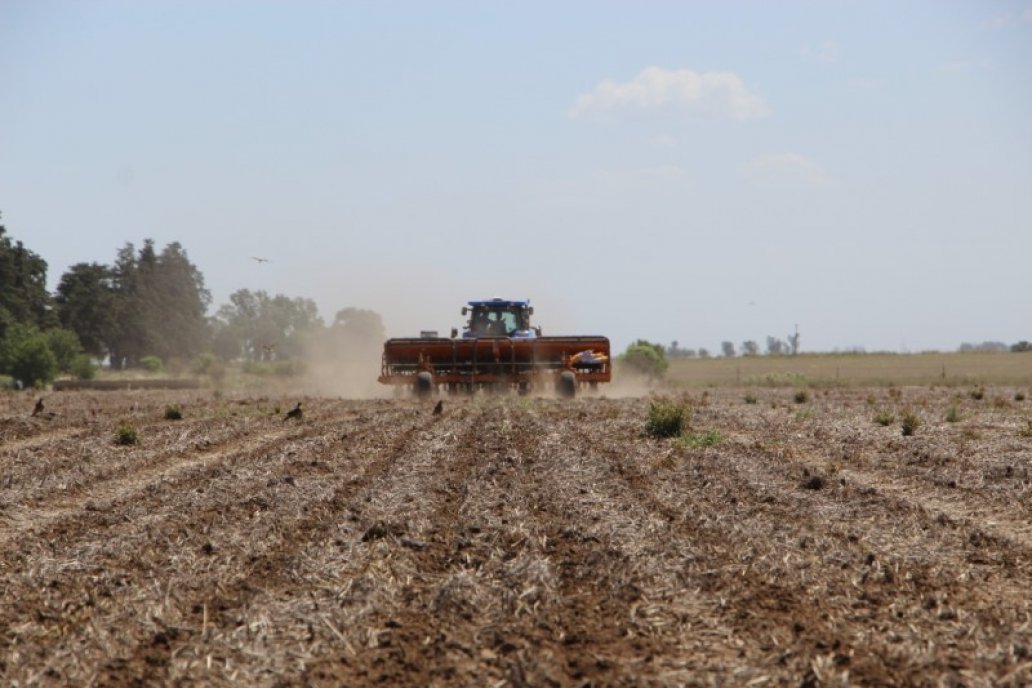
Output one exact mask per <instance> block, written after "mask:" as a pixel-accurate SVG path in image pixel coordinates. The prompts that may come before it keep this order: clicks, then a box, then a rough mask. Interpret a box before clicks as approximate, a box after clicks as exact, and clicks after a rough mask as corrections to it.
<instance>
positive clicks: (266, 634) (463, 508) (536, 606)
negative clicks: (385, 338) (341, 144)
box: [0, 388, 1032, 686]
mask: <svg viewBox="0 0 1032 688" xmlns="http://www.w3.org/2000/svg"><path fill="white" fill-rule="evenodd" d="M755 394H756V396H757V397H758V403H755V404H746V403H744V401H743V399H742V397H743V392H742V391H734V390H720V391H715V392H712V393H711V394H710V395H707V397H706V398H701V397H699V396H698V395H696V396H695V399H694V402H693V406H694V414H693V420H692V428H693V431H694V432H695V433H696V434H695V435H693V436H691V437H690V438H689V439H688V440H658V439H651V438H648V437H645V436H644V435H643V429H644V426H645V417H646V413H647V410H648V400H647V399H605V398H598V399H587V398H585V399H578V400H576V401H572V402H564V401H558V400H550V399H535V398H520V397H502V398H492V397H484V398H480V397H478V398H473V399H446V400H445V401H444V412H443V413H442V414H441V415H434V414H432V412H431V408H432V404H424V403H420V402H417V401H414V400H399V401H341V400H334V399H314V398H311V399H307V400H306V401H305V407H304V408H305V415H304V418H303V420H301V421H300V422H293V421H285V420H284V419H283V412H284V411H285V410H287V409H288V408H290V407H291V406H292V405H293V401H294V400H293V399H286V398H282V399H258V398H240V399H215V398H213V397H212V395H211V394H210V393H200V392H185V393H184V392H156V391H155V392H112V393H88V392H66V393H57V394H51V395H49V396H48V397H47V399H46V406H47V411H46V413H45V414H41V415H40V416H38V417H36V418H31V417H30V412H31V410H32V405H33V404H34V402H35V397H30V396H27V395H25V394H8V395H5V396H3V397H2V398H0V437H2V445H0V683H3V684H6V685H19V686H22V685H40V684H42V685H66V684H78V685H118V686H121V685H142V684H148V685H149V684H179V685H223V684H227V685H228V684H245V685H256V686H271V685H280V684H286V685H296V684H310V685H373V684H383V685H439V686H463V685H479V686H491V685H498V686H509V685H512V686H522V685H529V686H545V685H556V686H582V685H592V686H602V685H607V686H627V685H778V686H780V685H803V686H817V685H846V684H852V685H888V684H894V685H930V686H939V685H949V686H953V685H965V686H977V685H1014V686H1018V685H1027V684H1029V683H1032V490H1030V486H1032V476H1030V472H1029V471H1030V467H1032V437H1029V435H1032V431H1030V430H1028V427H1029V425H1028V424H1029V421H1028V420H1027V419H1028V417H1029V415H1030V413H1032V402H1028V401H1025V402H1019V401H1014V400H1013V396H1014V390H1004V389H998V390H989V391H988V392H987V394H986V395H985V397H984V399H981V400H976V399H973V398H971V396H969V395H967V394H966V390H962V391H961V392H960V393H959V394H958V391H957V390H948V389H934V390H931V389H928V388H907V389H904V390H902V392H899V391H896V390H884V389H879V390H832V391H829V392H816V393H813V392H811V398H810V400H809V401H807V402H806V403H801V404H796V403H794V402H793V400H792V393H791V391H786V390H760V391H757V392H755ZM172 402H178V403H180V404H181V405H182V408H183V414H184V418H183V419H182V420H178V421H171V420H165V419H164V418H163V412H164V410H165V407H166V405H167V404H169V403H172ZM951 405H955V406H956V408H957V412H958V416H959V420H957V422H946V420H945V416H946V413H947V410H948V408H949V407H950V406H951ZM277 406H278V407H279V408H278V411H279V412H278V413H277V412H276V411H277V408H276V407H277ZM905 409H911V410H912V411H913V412H914V413H915V414H916V415H917V416H918V418H919V419H920V420H921V425H920V426H919V427H918V428H917V431H916V433H915V434H914V435H913V436H909V437H905V436H903V435H902V433H901V431H900V425H899V421H898V420H896V421H895V422H893V423H892V424H891V425H888V426H881V425H878V424H876V423H875V422H874V421H873V418H874V416H875V414H876V413H878V412H879V411H882V412H886V413H888V412H891V413H893V414H894V415H895V416H896V418H897V419H898V417H899V415H900V414H901V413H902V412H903V411H904V410H905ZM49 414H53V415H49ZM121 420H128V421H129V422H131V423H133V424H134V425H135V426H136V428H137V429H138V430H139V433H140V443H139V444H138V445H135V446H116V445H115V444H114V442H113V437H114V433H115V428H116V427H117V425H118V423H119V421H121ZM707 433H708V434H707ZM692 438H694V439H692Z"/></svg>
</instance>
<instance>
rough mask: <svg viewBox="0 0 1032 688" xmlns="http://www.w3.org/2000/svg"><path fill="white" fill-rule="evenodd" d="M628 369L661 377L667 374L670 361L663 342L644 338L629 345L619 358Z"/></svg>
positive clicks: (655, 377)
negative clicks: (649, 340)
mask: <svg viewBox="0 0 1032 688" xmlns="http://www.w3.org/2000/svg"><path fill="white" fill-rule="evenodd" d="M618 360H619V361H620V362H621V363H622V364H623V365H624V366H625V367H626V368H627V369H628V370H630V371H631V372H633V373H636V374H638V375H643V376H645V377H649V378H654V379H659V378H661V377H663V375H665V374H666V371H667V368H669V367H670V362H669V361H667V358H666V351H665V349H664V348H663V345H662V344H653V343H651V342H647V341H645V340H644V339H639V340H638V341H636V342H634V343H633V344H631V345H630V346H629V347H627V351H625V352H624V353H623V354H621V355H620V357H619V359H618Z"/></svg>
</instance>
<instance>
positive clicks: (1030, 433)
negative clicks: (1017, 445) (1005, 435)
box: [1018, 420, 1032, 438]
mask: <svg viewBox="0 0 1032 688" xmlns="http://www.w3.org/2000/svg"><path fill="white" fill-rule="evenodd" d="M1018 435H1020V436H1021V437H1026V438H1032V420H1030V421H1028V425H1026V426H1025V427H1024V428H1023V429H1021V430H1019V431H1018Z"/></svg>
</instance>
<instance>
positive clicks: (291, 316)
mask: <svg viewBox="0 0 1032 688" xmlns="http://www.w3.org/2000/svg"><path fill="white" fill-rule="evenodd" d="M374 315H375V314H374ZM376 317H377V318H379V316H376ZM322 327H323V323H322V319H321V318H320V317H319V311H318V308H317V307H316V305H315V302H314V301H312V300H311V299H303V298H293V299H292V298H289V297H287V296H284V295H282V294H277V295H276V296H269V294H268V293H266V292H265V291H261V290H259V291H256V292H252V291H250V290H249V289H240V290H238V291H236V292H234V293H232V294H231V295H230V297H229V303H228V304H225V305H223V306H222V307H221V308H219V310H218V312H217V313H216V315H215V321H214V328H215V333H214V348H215V352H216V353H217V354H219V355H220V356H222V357H223V358H226V359H230V360H232V359H236V358H241V357H242V358H246V359H249V360H252V361H267V360H273V359H274V358H290V357H292V356H298V355H300V354H301V352H302V350H303V347H304V340H305V339H306V337H308V336H309V335H311V334H314V333H316V332H318V331H319V330H321V329H322ZM380 327H381V328H382V324H381V325H380Z"/></svg>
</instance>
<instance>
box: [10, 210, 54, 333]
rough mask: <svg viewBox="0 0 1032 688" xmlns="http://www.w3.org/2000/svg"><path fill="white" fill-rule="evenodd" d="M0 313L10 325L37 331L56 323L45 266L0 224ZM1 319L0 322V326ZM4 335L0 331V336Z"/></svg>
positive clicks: (44, 262) (44, 263) (41, 260)
mask: <svg viewBox="0 0 1032 688" xmlns="http://www.w3.org/2000/svg"><path fill="white" fill-rule="evenodd" d="M0 310H3V311H6V312H7V313H8V314H10V316H11V322H15V323H23V324H27V325H35V326H36V327H38V328H41V329H42V328H45V327H52V326H54V325H56V324H57V319H56V317H55V316H54V312H53V307H52V301H51V297H50V293H49V292H48V291H47V263H46V261H45V260H43V259H42V258H40V257H39V256H38V255H36V254H35V253H33V252H32V251H30V250H28V249H27V248H25V246H24V245H23V244H22V242H20V241H17V242H12V241H11V238H10V237H9V236H7V230H6V228H5V227H4V226H3V225H0ZM3 322H4V320H2V319H0V326H3ZM3 336H4V332H2V331H0V337H3Z"/></svg>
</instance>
